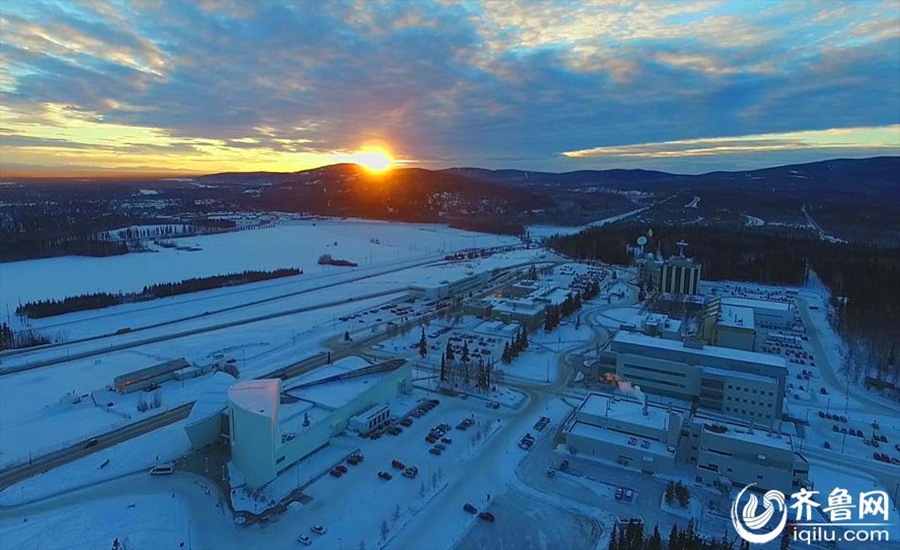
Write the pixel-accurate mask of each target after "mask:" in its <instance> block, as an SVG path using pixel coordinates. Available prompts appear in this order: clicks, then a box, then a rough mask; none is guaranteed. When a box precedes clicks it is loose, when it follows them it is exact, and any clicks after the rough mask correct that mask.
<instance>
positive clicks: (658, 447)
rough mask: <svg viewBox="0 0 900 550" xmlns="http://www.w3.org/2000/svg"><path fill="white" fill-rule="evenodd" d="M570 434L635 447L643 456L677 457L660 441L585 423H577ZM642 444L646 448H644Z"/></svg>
mask: <svg viewBox="0 0 900 550" xmlns="http://www.w3.org/2000/svg"><path fill="white" fill-rule="evenodd" d="M569 433H570V434H571V435H576V436H581V437H587V438H590V439H595V440H598V441H605V442H607V443H611V444H614V445H618V446H620V447H634V448H635V449H636V450H638V451H640V452H641V454H643V455H656V456H660V457H664V458H668V459H671V458H672V457H673V456H674V455H675V453H674V452H672V451H670V450H669V449H668V447H667V446H666V445H665V444H663V443H660V442H659V441H653V440H650V439H644V438H642V437H637V436H629V435H627V434H623V433H619V432H614V431H611V430H605V429H603V428H598V427H597V426H592V425H590V424H585V423H584V422H576V423H575V424H573V425H572V428H571V429H570V430H569ZM635 440H636V444H634V445H630V444H629V443H630V442H631V441H635ZM644 442H646V443H644ZM642 443H643V445H644V446H642ZM647 443H649V445H647Z"/></svg>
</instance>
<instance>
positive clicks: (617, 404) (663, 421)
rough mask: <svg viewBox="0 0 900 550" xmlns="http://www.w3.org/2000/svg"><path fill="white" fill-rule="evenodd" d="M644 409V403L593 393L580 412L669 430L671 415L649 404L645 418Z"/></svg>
mask: <svg viewBox="0 0 900 550" xmlns="http://www.w3.org/2000/svg"><path fill="white" fill-rule="evenodd" d="M607 405H608V407H607ZM643 409H644V406H643V403H642V402H640V401H637V400H634V399H615V398H610V397H607V396H605V395H600V394H597V393H592V394H590V395H588V396H587V398H585V400H584V402H583V403H582V404H581V407H579V409H578V411H579V412H584V413H586V414H590V415H594V416H603V417H607V418H612V419H616V420H621V421H623V422H628V423H631V424H638V425H641V426H647V427H650V428H655V429H658V430H666V429H668V426H669V413H668V412H667V411H666V409H665V408H663V407H660V406H658V405H652V404H648V405H647V416H644V411H643Z"/></svg>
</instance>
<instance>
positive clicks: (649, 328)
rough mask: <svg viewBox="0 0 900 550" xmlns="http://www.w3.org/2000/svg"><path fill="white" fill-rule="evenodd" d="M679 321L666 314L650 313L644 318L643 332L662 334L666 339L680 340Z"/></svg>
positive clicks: (655, 334)
mask: <svg viewBox="0 0 900 550" xmlns="http://www.w3.org/2000/svg"><path fill="white" fill-rule="evenodd" d="M681 325H682V323H681V321H679V320H677V319H671V318H669V317H668V316H666V315H660V314H658V313H651V314H650V315H648V316H647V318H646V319H645V320H644V326H643V328H644V334H647V335H649V336H662V337H663V338H666V339H668V340H681Z"/></svg>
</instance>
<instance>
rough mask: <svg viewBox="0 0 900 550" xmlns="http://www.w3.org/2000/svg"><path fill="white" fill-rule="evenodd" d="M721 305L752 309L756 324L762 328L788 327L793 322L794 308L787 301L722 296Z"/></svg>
mask: <svg viewBox="0 0 900 550" xmlns="http://www.w3.org/2000/svg"><path fill="white" fill-rule="evenodd" d="M722 306H723V307H724V306H732V307H744V308H749V309H752V310H753V316H754V319H755V321H756V324H757V325H758V326H759V327H762V328H790V327H791V325H793V324H794V309H793V308H792V307H791V304H789V303H787V302H772V301H769V300H753V299H750V298H735V297H727V298H722Z"/></svg>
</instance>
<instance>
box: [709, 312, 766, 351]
mask: <svg viewBox="0 0 900 550" xmlns="http://www.w3.org/2000/svg"><path fill="white" fill-rule="evenodd" d="M715 326H716V328H715V331H714V334H713V339H712V340H713V341H712V343H713V344H715V345H717V346H722V347H726V348H732V349H742V350H746V351H755V350H756V329H755V322H754V315H753V310H752V309H750V308H749V307H740V306H732V305H728V304H722V307H721V310H720V311H719V318H718V320H717V321H716V325H715Z"/></svg>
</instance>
